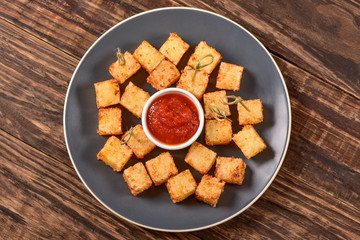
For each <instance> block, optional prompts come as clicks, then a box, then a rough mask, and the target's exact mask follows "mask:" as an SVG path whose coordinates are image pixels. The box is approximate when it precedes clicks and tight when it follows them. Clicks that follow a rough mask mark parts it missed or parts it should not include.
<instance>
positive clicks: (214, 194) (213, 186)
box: [195, 175, 225, 207]
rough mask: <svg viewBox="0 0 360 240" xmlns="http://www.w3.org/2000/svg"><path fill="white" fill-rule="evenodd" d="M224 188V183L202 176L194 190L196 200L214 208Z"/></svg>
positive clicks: (214, 178)
mask: <svg viewBox="0 0 360 240" xmlns="http://www.w3.org/2000/svg"><path fill="white" fill-rule="evenodd" d="M224 187H225V182H224V181H223V180H221V179H218V178H216V177H212V176H210V175H204V176H203V177H202V179H201V182H200V183H199V185H198V187H197V188H196V191H195V196H196V199H198V200H200V201H203V202H205V203H207V204H209V205H211V206H213V207H216V205H217V203H218V201H219V198H220V195H221V193H222V192H223V191H224Z"/></svg>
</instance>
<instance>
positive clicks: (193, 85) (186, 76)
mask: <svg viewBox="0 0 360 240" xmlns="http://www.w3.org/2000/svg"><path fill="white" fill-rule="evenodd" d="M194 74H195V70H194V69H193V68H192V67H189V66H186V67H185V68H184V70H182V71H181V76H180V79H179V81H178V83H177V86H176V87H178V88H181V89H184V90H186V91H188V92H191V93H192V94H193V95H194V96H195V97H196V98H197V99H198V100H199V101H200V100H201V98H202V96H203V94H204V93H205V91H206V88H207V86H208V83H209V74H207V73H205V72H204V71H197V73H196V75H195V78H194V79H193V77H194Z"/></svg>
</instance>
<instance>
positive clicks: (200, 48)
mask: <svg viewBox="0 0 360 240" xmlns="http://www.w3.org/2000/svg"><path fill="white" fill-rule="evenodd" d="M209 54H210V55H212V56H213V57H214V59H213V62H212V63H211V64H210V65H208V66H206V67H204V68H202V69H201V70H202V71H204V72H206V73H207V74H211V72H212V71H213V70H214V69H215V67H216V66H217V65H218V64H219V62H220V60H221V54H220V53H219V52H217V51H216V50H215V48H212V47H209V46H208V45H207V44H206V42H205V41H201V42H200V43H199V44H198V45H197V46H196V47H195V51H194V53H193V54H192V55H191V56H190V59H189V61H188V64H187V65H189V66H191V67H194V66H195V63H196V61H197V60H200V59H201V58H203V57H205V56H206V55H209ZM207 62H208V59H204V62H202V64H205V63H207Z"/></svg>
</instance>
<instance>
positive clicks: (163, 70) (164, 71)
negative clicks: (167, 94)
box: [147, 59, 180, 90]
mask: <svg viewBox="0 0 360 240" xmlns="http://www.w3.org/2000/svg"><path fill="white" fill-rule="evenodd" d="M179 77H180V72H179V70H178V69H177V67H176V66H175V65H174V64H173V63H172V62H170V61H168V60H166V59H164V60H162V61H161V62H160V64H159V65H158V66H157V67H156V68H155V69H154V71H152V72H151V73H150V75H149V76H148V78H147V82H148V83H149V84H151V86H153V87H154V88H155V89H156V90H162V89H164V88H167V87H170V86H171V85H172V84H174V83H175V82H176V81H177V80H178V79H179Z"/></svg>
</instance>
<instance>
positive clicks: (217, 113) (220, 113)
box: [209, 102, 232, 122]
mask: <svg viewBox="0 0 360 240" xmlns="http://www.w3.org/2000/svg"><path fill="white" fill-rule="evenodd" d="M209 109H210V112H211V115H213V117H214V118H215V119H216V120H218V121H222V120H228V121H230V122H232V120H231V119H230V118H228V117H227V116H226V111H225V110H223V109H221V108H218V107H217V106H216V105H215V103H214V102H212V103H210V106H209Z"/></svg>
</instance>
